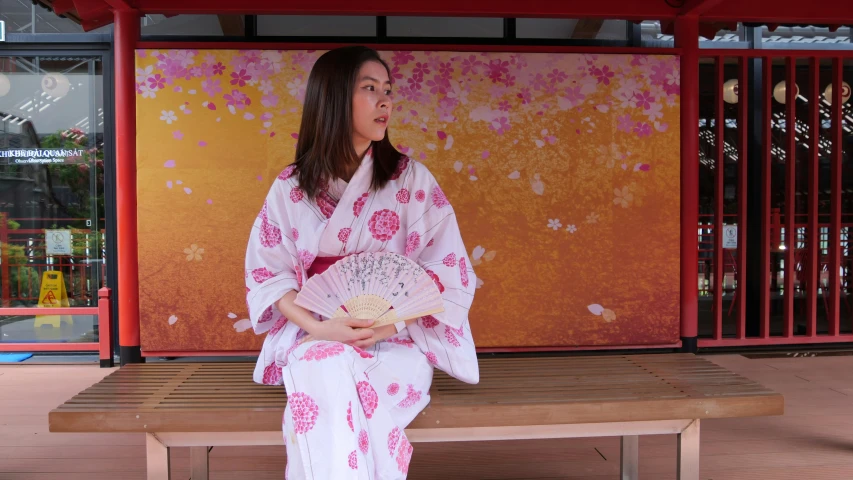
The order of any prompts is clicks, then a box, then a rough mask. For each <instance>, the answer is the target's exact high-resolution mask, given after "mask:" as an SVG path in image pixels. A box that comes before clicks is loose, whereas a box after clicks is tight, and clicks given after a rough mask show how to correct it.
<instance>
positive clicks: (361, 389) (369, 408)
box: [356, 382, 379, 420]
mask: <svg viewBox="0 0 853 480" xmlns="http://www.w3.org/2000/svg"><path fill="white" fill-rule="evenodd" d="M356 388H357V389H358V398H359V400H361V408H362V409H364V416H365V417H367V419H368V420H369V419H371V418H373V412H375V411H376V407H378V406H379V395H377V394H376V390H374V389H373V386H372V385H370V384H369V383H367V382H358V384H356Z"/></svg>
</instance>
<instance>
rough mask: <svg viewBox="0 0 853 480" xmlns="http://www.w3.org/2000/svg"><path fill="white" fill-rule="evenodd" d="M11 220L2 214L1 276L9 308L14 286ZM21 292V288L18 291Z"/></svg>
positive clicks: (0, 232)
mask: <svg viewBox="0 0 853 480" xmlns="http://www.w3.org/2000/svg"><path fill="white" fill-rule="evenodd" d="M9 247H10V245H9V218H8V216H7V215H6V214H5V213H0V268H2V271H0V275H2V276H3V279H2V283H3V286H2V288H3V306H4V307H6V308H8V307H10V306H12V288H11V286H12V284H11V283H10V280H9V276H10V275H12V268H11V266H10V265H9V261H10V260H9ZM18 291H19V292H20V291H21V290H20V288H19V289H18Z"/></svg>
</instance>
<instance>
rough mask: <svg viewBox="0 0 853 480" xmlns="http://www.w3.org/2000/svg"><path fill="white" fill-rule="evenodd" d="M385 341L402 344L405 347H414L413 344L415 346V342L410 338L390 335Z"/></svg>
mask: <svg viewBox="0 0 853 480" xmlns="http://www.w3.org/2000/svg"><path fill="white" fill-rule="evenodd" d="M385 341H386V342H388V343H393V344H396V345H403V346H404V347H407V348H414V346H415V342H413V341H412V340H411V339H410V338H397V337H391V338H389V339H387V340H385Z"/></svg>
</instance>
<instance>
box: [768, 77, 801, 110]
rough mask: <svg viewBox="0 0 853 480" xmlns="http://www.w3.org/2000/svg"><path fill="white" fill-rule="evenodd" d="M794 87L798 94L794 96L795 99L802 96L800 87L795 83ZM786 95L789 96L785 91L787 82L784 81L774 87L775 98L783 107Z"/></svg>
mask: <svg viewBox="0 0 853 480" xmlns="http://www.w3.org/2000/svg"><path fill="white" fill-rule="evenodd" d="M794 87H795V88H796V93H795V94H794V97H797V96H798V95H799V94H800V86H799V85H797V84H796V83H795V84H794ZM786 94H787V92H786V89H785V81H784V80H782V81H781V82H779V83H777V84H776V86H775V87H773V98H775V99H776V101H777V102H779V103H781V104H783V105H784V104H785V95H786Z"/></svg>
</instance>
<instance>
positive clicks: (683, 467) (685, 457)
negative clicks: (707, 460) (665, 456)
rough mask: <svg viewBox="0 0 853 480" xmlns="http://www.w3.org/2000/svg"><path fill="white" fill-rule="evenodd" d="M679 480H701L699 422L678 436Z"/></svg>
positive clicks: (694, 422)
mask: <svg viewBox="0 0 853 480" xmlns="http://www.w3.org/2000/svg"><path fill="white" fill-rule="evenodd" d="M678 480H699V420H698V419H697V420H693V423H691V424H690V425H689V426H688V427H687V428H685V429H684V431H683V432H681V433H679V434H678Z"/></svg>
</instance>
